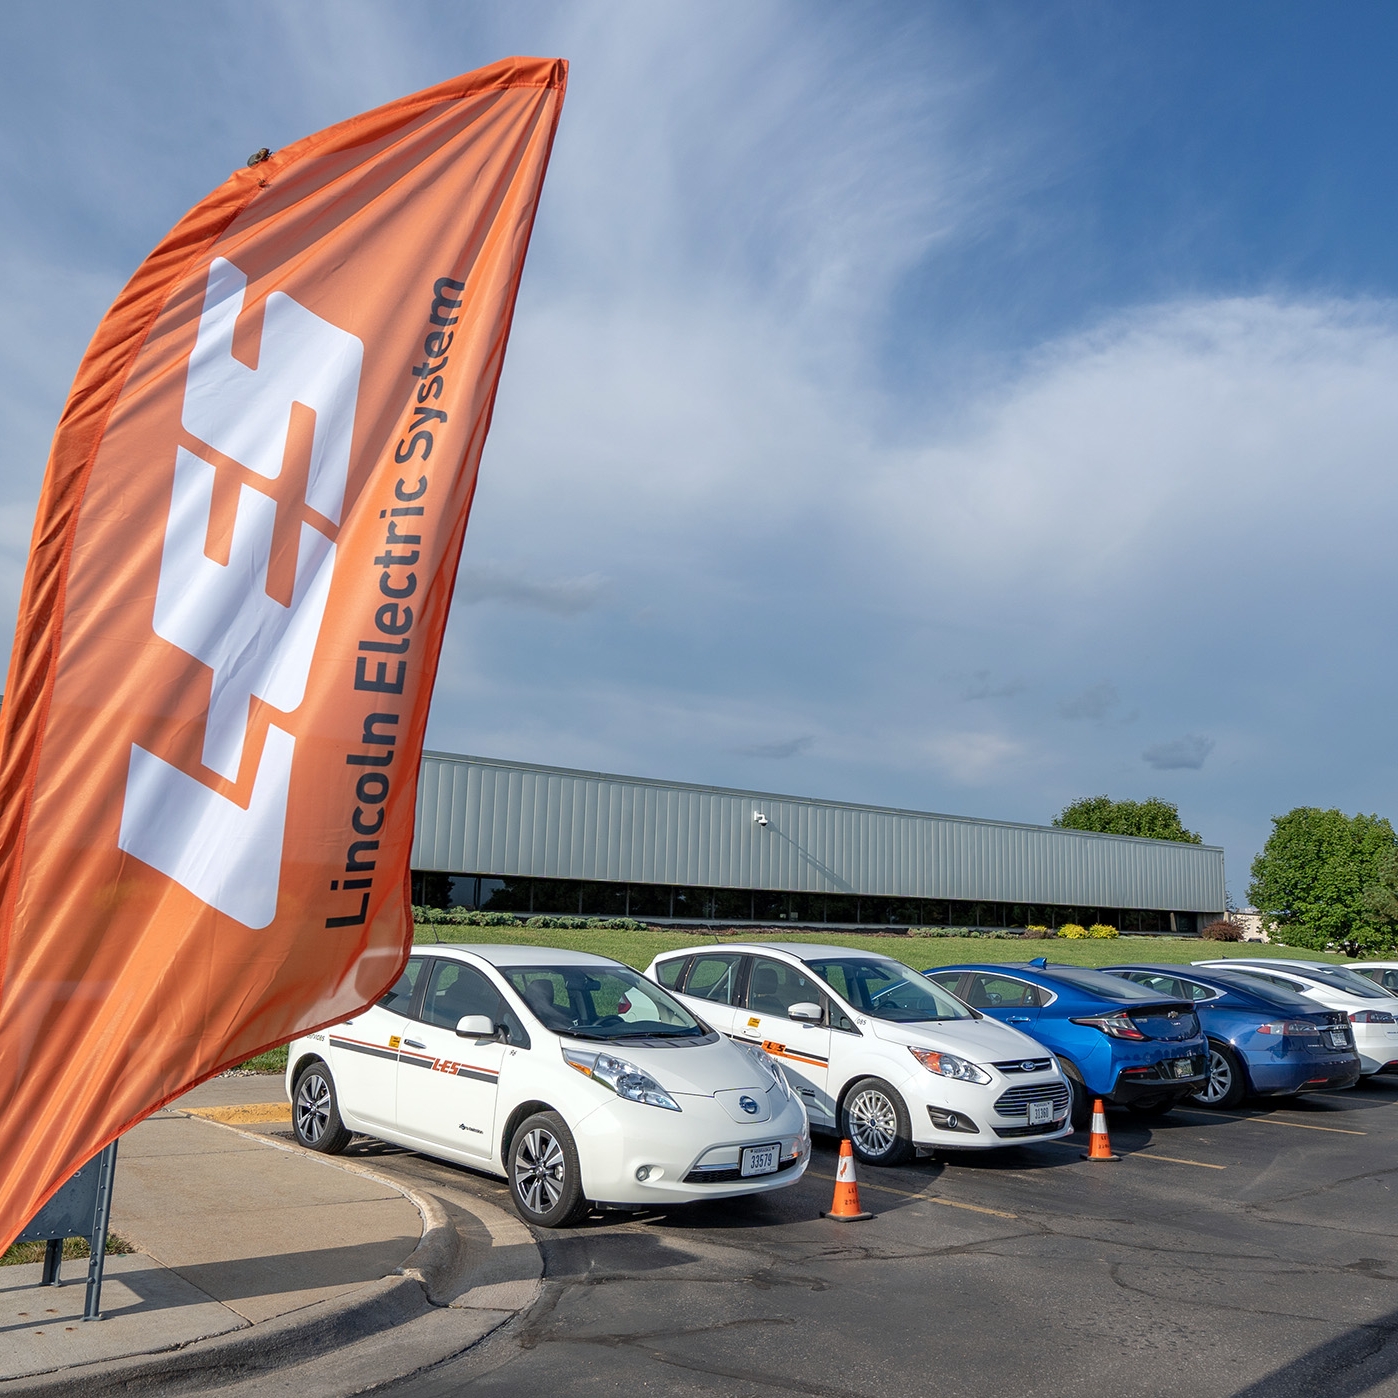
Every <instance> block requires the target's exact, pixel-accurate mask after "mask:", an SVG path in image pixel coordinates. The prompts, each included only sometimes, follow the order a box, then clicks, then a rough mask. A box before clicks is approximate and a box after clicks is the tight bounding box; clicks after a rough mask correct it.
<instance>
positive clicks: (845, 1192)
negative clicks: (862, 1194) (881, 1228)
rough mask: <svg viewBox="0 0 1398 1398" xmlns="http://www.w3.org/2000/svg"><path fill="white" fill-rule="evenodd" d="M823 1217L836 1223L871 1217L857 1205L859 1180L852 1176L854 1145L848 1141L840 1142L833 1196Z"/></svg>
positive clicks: (852, 1221) (853, 1221)
mask: <svg viewBox="0 0 1398 1398" xmlns="http://www.w3.org/2000/svg"><path fill="white" fill-rule="evenodd" d="M822 1217H823V1218H833V1219H834V1220H835V1222H836V1223H858V1222H859V1220H860V1219H862V1218H873V1214H866V1213H865V1212H864V1210H863V1209H861V1208H860V1207H859V1181H858V1180H857V1179H855V1177H854V1147H853V1146H852V1145H850V1143H849V1142H848V1141H841V1142H840V1167H839V1169H837V1170H836V1171H835V1198H834V1201H833V1202H832V1203H831V1205H830V1212H829V1213H828V1214H823V1215H822Z"/></svg>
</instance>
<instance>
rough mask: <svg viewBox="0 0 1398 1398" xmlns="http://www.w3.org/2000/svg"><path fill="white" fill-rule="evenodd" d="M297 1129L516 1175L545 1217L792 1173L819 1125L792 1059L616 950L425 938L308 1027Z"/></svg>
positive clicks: (734, 1188) (768, 1183)
mask: <svg viewBox="0 0 1398 1398" xmlns="http://www.w3.org/2000/svg"><path fill="white" fill-rule="evenodd" d="M286 1086H287V1092H288V1095H289V1096H290V1098H291V1103H292V1126H293V1129H294V1131H295V1133H296V1138H297V1140H298V1141H300V1143H301V1144H302V1145H304V1146H307V1147H309V1148H310V1149H311V1150H318V1151H326V1152H335V1151H341V1150H343V1149H344V1148H345V1146H346V1145H348V1144H349V1141H350V1138H351V1136H352V1135H353V1134H355V1133H360V1134H363V1135H367V1136H376V1137H379V1138H381V1139H382V1140H385V1141H393V1142H396V1143H397V1144H399V1145H402V1146H406V1147H408V1148H409V1149H411V1150H418V1151H422V1152H423V1153H425V1154H427V1155H435V1156H440V1157H442V1158H443V1159H446V1160H454V1161H457V1162H459V1163H460V1164H462V1165H470V1166H474V1167H475V1168H477V1169H481V1170H486V1171H488V1172H490V1173H491V1174H494V1175H503V1176H504V1177H505V1178H506V1179H507V1180H508V1181H509V1185H510V1190H511V1193H512V1194H513V1196H514V1201H515V1205H516V1207H517V1208H518V1210H519V1212H520V1215H521V1216H522V1217H523V1218H524V1219H525V1220H526V1221H527V1222H529V1223H533V1224H537V1225H539V1226H541V1227H545V1228H560V1227H564V1226H566V1225H567V1224H569V1223H572V1222H574V1221H576V1220H577V1219H578V1218H580V1217H582V1215H583V1214H584V1213H586V1212H587V1210H588V1207H589V1204H592V1203H595V1204H623V1205H628V1206H636V1205H640V1206H643V1207H645V1206H649V1207H660V1206H667V1205H670V1204H676V1203H681V1202H688V1201H692V1200H697V1199H723V1198H728V1197H730V1196H732V1195H737V1194H752V1193H757V1192H761V1191H766V1190H771V1189H779V1188H782V1187H783V1186H785V1185H788V1184H794V1183H795V1182H796V1181H797V1180H798V1179H800V1178H801V1175H802V1174H803V1173H804V1172H805V1169H806V1163H807V1161H808V1159H809V1158H810V1127H809V1125H808V1122H807V1118H806V1111H805V1108H804V1106H803V1105H802V1102H801V1099H800V1097H799V1095H798V1094H797V1093H795V1092H794V1091H793V1090H792V1088H791V1087H790V1085H789V1083H788V1081H787V1077H786V1074H785V1073H784V1071H783V1070H782V1068H781V1067H780V1066H779V1065H778V1064H776V1063H775V1062H773V1060H772V1059H771V1058H770V1057H768V1056H767V1055H766V1054H764V1053H763V1052H761V1050H756V1049H751V1048H748V1047H745V1046H743V1045H740V1044H735V1043H734V1042H732V1040H730V1039H728V1038H725V1037H724V1036H723V1035H722V1034H720V1033H717V1032H715V1030H714V1029H712V1028H710V1026H709V1025H708V1024H706V1023H704V1022H703V1021H702V1020H700V1019H698V1018H696V1016H694V1015H693V1014H691V1013H690V1012H689V1011H688V1010H687V1009H686V1008H685V1007H684V1006H683V1005H682V1004H680V1003H679V1001H678V1000H676V999H675V998H674V996H672V995H670V994H669V993H668V992H667V991H665V990H663V989H661V988H660V987H659V986H657V985H655V984H653V983H652V982H650V981H647V980H646V979H645V978H644V977H643V976H641V975H640V974H639V972H636V971H633V970H632V969H631V968H630V967H629V966H624V965H622V964H621V963H620V962H618V961H611V960H608V959H607V958H605V957H601V956H593V955H590V954H586V953H583V952H573V951H558V950H555V949H554V948H551V947H516V946H463V947H458V946H434V947H431V948H422V949H421V950H419V951H416V952H415V953H414V954H413V955H412V956H411V957H410V958H409V960H408V964H407V968H406V969H405V970H404V972H403V974H402V976H401V977H400V978H399V980H398V983H397V984H396V985H395V986H394V987H393V988H392V989H391V990H390V991H389V992H388V994H386V995H385V996H384V997H383V999H382V1000H380V1001H379V1003H378V1004H377V1005H375V1006H374V1007H373V1008H371V1009H369V1010H366V1011H365V1012H364V1013H363V1014H361V1015H358V1016H356V1018H354V1019H349V1020H345V1021H344V1022H343V1023H341V1024H337V1025H335V1026H334V1027H333V1028H330V1029H325V1030H322V1031H320V1032H319V1033H315V1034H307V1035H305V1036H304V1037H302V1038H300V1039H297V1040H296V1041H295V1042H294V1043H293V1044H292V1045H291V1047H290V1052H289V1056H288V1059H287V1073H286Z"/></svg>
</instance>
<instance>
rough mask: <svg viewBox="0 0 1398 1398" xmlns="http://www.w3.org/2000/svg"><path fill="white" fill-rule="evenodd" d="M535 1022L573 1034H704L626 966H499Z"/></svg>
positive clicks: (617, 1036) (584, 1036) (666, 997)
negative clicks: (532, 1015) (531, 1013)
mask: <svg viewBox="0 0 1398 1398" xmlns="http://www.w3.org/2000/svg"><path fill="white" fill-rule="evenodd" d="M499 969H500V974H501V975H502V976H504V977H505V979H506V980H508V981H509V983H510V984H511V985H512V986H513V987H514V988H515V990H516V991H518V992H519V995H520V997H521V998H522V999H523V1000H524V1003H525V1004H526V1005H528V1006H529V1008H530V1010H532V1011H533V1013H534V1015H535V1017H536V1018H537V1019H538V1021H539V1023H540V1024H542V1025H543V1026H544V1028H545V1029H552V1030H553V1032H554V1033H555V1034H567V1035H570V1036H571V1037H573V1038H575V1039H605V1040H612V1039H642V1038H644V1039H675V1038H702V1037H703V1036H704V1035H706V1034H707V1033H709V1031H708V1030H707V1029H705V1028H704V1026H703V1025H702V1024H700V1023H699V1021H698V1020H697V1019H695V1018H694V1016H693V1015H692V1014H690V1013H689V1011H688V1010H686V1009H685V1007H684V1006H683V1005H681V1004H680V1002H679V1001H678V1000H676V999H674V998H673V997H672V996H670V995H669V994H667V993H666V992H665V991H663V990H662V989H661V988H660V987H659V986H658V985H656V984H655V983H654V981H648V980H646V978H645V977H644V976H642V975H640V974H639V973H637V972H636V971H632V970H630V969H629V968H628V967H624V966H608V965H603V964H598V965H596V966H501V967H500V968H499Z"/></svg>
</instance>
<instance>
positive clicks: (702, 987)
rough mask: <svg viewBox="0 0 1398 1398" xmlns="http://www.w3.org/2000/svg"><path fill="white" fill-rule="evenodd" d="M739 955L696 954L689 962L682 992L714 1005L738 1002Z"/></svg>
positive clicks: (740, 960) (740, 963)
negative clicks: (709, 1001)
mask: <svg viewBox="0 0 1398 1398" xmlns="http://www.w3.org/2000/svg"><path fill="white" fill-rule="evenodd" d="M742 960H743V958H742V957H741V956H720V955H713V956H696V957H695V958H694V959H693V960H692V961H691V962H690V963H689V975H688V976H686V977H685V982H684V993H685V994H686V995H693V996H695V997H697V998H698V999H700V1000H711V1001H713V1003H714V1004H716V1005H736V1004H737V1003H738V968H739V966H741V965H742Z"/></svg>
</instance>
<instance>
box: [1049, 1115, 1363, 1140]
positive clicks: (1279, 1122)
mask: <svg viewBox="0 0 1398 1398" xmlns="http://www.w3.org/2000/svg"><path fill="white" fill-rule="evenodd" d="M1172 1115H1173V1116H1185V1115H1188V1116H1192V1117H1197V1118H1199V1119H1200V1120H1203V1121H1208V1122H1215V1121H1265V1122H1267V1123H1268V1124H1269V1125H1271V1126H1295V1127H1297V1128H1298V1129H1299V1130H1301V1131H1334V1132H1336V1133H1337V1134H1339V1135H1341V1136H1367V1135H1368V1134H1369V1133H1368V1132H1367V1131H1356V1130H1355V1129H1354V1128H1353V1127H1352V1126H1316V1125H1313V1124H1312V1123H1311V1122H1309V1121H1284V1120H1283V1119H1282V1118H1281V1117H1278V1116H1268V1115H1264V1114H1263V1113H1261V1112H1256V1113H1254V1114H1253V1115H1251V1116H1227V1115H1225V1114H1224V1113H1222V1112H1188V1113H1186V1112H1182V1111H1179V1110H1178V1109H1177V1110H1176V1111H1175V1112H1173V1113H1172ZM1055 1144H1057V1143H1055Z"/></svg>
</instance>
